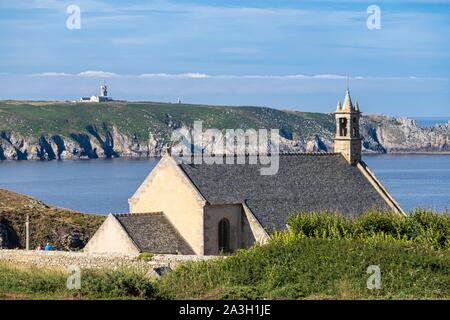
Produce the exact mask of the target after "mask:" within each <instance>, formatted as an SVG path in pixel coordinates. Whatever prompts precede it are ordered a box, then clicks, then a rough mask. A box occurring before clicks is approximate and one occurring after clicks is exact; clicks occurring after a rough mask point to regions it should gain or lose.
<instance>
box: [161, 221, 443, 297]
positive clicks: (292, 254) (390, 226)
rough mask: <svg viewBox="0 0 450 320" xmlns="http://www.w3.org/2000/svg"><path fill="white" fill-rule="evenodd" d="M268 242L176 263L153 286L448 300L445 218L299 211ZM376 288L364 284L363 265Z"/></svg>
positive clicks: (232, 293)
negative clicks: (377, 280)
mask: <svg viewBox="0 0 450 320" xmlns="http://www.w3.org/2000/svg"><path fill="white" fill-rule="evenodd" d="M290 223H291V224H292V228H291V229H290V231H286V232H283V233H280V234H277V235H276V236H275V237H274V238H273V239H272V240H271V241H270V242H269V243H268V244H267V245H264V246H256V247H254V248H252V249H249V250H241V251H239V252H238V253H237V254H235V255H233V256H231V257H229V258H227V259H224V260H216V261H207V262H201V263H190V264H187V265H184V266H181V267H180V268H178V269H177V270H175V271H174V272H172V273H169V274H168V275H167V276H165V277H163V279H162V280H161V281H160V283H158V288H159V290H160V294H162V295H165V296H168V297H171V298H177V299H186V298H197V299H208V298H209V299H211V298H213V299H214V298H215V299H450V250H449V248H450V247H449V239H450V218H449V216H448V215H436V214H432V213H427V212H417V213H416V214H415V215H414V216H412V217H408V218H399V217H395V216H392V215H385V214H376V213H371V214H369V215H367V216H363V217H361V218H358V219H356V220H346V219H343V218H342V217H339V216H332V215H326V214H325V217H324V219H320V215H318V214H316V215H300V216H293V217H292V219H291V222H290ZM371 265H374V266H379V268H380V271H381V289H372V290H371V289H368V288H367V281H368V278H369V276H370V274H368V273H367V269H368V267H369V266H371Z"/></svg>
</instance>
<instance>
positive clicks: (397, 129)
mask: <svg viewBox="0 0 450 320" xmlns="http://www.w3.org/2000/svg"><path fill="white" fill-rule="evenodd" d="M362 135H363V137H364V140H363V147H364V148H365V150H366V151H372V152H381V153H385V152H387V153H393V152H405V153H409V152H411V153H412V152H449V151H450V121H449V122H448V123H447V124H442V125H436V126H434V127H427V128H423V127H420V126H418V125H417V123H416V122H415V121H414V120H411V119H407V118H399V119H394V118H389V117H386V116H368V117H364V118H363V120H362Z"/></svg>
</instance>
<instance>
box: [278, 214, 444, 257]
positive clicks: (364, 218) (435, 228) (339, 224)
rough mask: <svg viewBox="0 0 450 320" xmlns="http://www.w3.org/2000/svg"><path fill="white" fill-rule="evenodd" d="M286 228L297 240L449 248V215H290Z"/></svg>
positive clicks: (285, 235)
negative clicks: (375, 241) (345, 241)
mask: <svg viewBox="0 0 450 320" xmlns="http://www.w3.org/2000/svg"><path fill="white" fill-rule="evenodd" d="M288 225H289V230H290V233H292V234H293V235H294V237H296V238H298V237H303V238H314V239H358V240H367V241H370V240H382V239H384V240H391V241H396V240H397V241H406V242H414V243H419V244H422V245H425V246H428V247H432V248H435V249H450V216H449V214H448V213H443V214H436V213H433V212H430V211H424V210H416V211H414V212H412V213H411V214H410V215H408V216H407V217H403V216H399V215H397V214H392V213H390V212H376V211H370V212H367V213H365V214H363V215H361V216H358V217H355V218H349V217H344V216H342V215H337V214H334V213H329V212H318V213H307V214H295V215H291V216H290V217H289V221H288ZM277 236H278V237H280V236H281V235H280V234H278V235H277ZM282 236H283V237H288V236H289V235H288V234H283V235H282Z"/></svg>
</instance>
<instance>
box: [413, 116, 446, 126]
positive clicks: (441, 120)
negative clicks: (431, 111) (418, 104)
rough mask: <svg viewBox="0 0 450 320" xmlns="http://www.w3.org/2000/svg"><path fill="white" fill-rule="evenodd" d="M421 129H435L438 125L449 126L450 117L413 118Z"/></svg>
mask: <svg viewBox="0 0 450 320" xmlns="http://www.w3.org/2000/svg"><path fill="white" fill-rule="evenodd" d="M412 119H414V120H415V121H416V123H417V124H418V125H419V126H421V127H424V128H425V127H434V126H435V125H438V124H447V123H448V122H449V121H450V117H428V118H422V117H421V118H414V117H413V118H412Z"/></svg>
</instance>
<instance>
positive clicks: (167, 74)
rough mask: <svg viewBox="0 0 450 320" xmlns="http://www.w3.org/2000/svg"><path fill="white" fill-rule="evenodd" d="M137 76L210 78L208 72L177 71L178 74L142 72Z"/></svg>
mask: <svg viewBox="0 0 450 320" xmlns="http://www.w3.org/2000/svg"><path fill="white" fill-rule="evenodd" d="M138 77H142V78H194V79H201V78H211V77H213V76H210V75H208V74H204V73H178V74H169V73H144V74H141V75H139V76H138Z"/></svg>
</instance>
